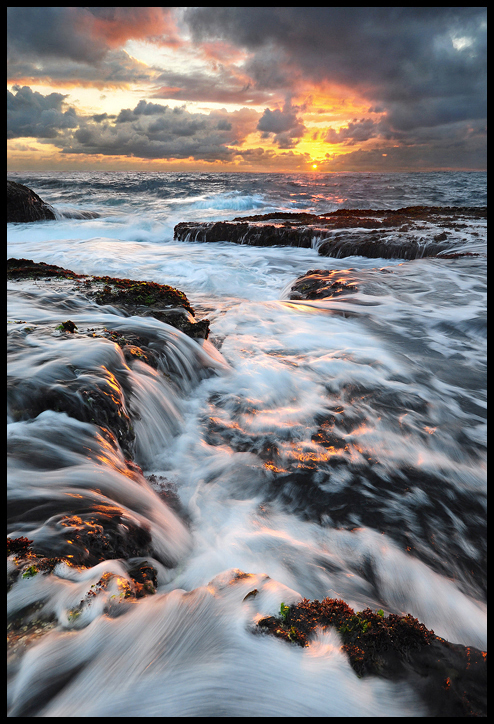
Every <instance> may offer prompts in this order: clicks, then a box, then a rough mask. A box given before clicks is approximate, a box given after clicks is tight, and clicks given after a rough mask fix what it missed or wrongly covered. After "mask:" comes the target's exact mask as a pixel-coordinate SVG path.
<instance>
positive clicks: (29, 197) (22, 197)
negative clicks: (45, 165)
mask: <svg viewBox="0 0 494 724" xmlns="http://www.w3.org/2000/svg"><path fill="white" fill-rule="evenodd" d="M55 218H56V217H55V212H54V211H53V209H52V208H51V206H49V205H48V204H46V203H45V202H44V201H43V200H42V199H40V197H39V196H38V194H35V193H34V191H32V190H31V189H30V188H28V187H27V186H23V185H22V184H18V183H16V182H15V181H10V180H9V179H7V223H8V222H10V221H19V222H27V221H41V220H43V219H55Z"/></svg>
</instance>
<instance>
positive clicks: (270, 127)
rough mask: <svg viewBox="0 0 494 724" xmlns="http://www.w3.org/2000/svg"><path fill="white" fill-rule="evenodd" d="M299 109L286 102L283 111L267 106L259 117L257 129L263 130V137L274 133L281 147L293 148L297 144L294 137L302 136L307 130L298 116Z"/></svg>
mask: <svg viewBox="0 0 494 724" xmlns="http://www.w3.org/2000/svg"><path fill="white" fill-rule="evenodd" d="M297 110H298V109H297V108H293V107H292V106H290V105H289V104H288V103H285V106H284V108H283V110H281V111H280V109H279V108H275V110H274V111H272V110H271V109H270V108H266V109H265V111H264V113H263V114H262V116H261V118H260V119H259V123H258V124H257V130H258V131H261V132H262V134H263V138H269V136H270V134H274V138H275V141H276V142H277V143H278V145H279V147H280V148H292V147H293V146H294V145H295V141H294V139H296V138H301V137H302V136H303V135H304V133H305V132H306V130H307V129H306V127H305V125H304V123H303V122H302V121H301V120H300V119H299V118H298V116H297Z"/></svg>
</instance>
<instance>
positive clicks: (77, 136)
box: [55, 100, 259, 162]
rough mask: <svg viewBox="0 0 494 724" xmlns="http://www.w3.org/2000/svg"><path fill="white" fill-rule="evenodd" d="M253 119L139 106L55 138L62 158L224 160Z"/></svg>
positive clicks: (253, 115)
mask: <svg viewBox="0 0 494 724" xmlns="http://www.w3.org/2000/svg"><path fill="white" fill-rule="evenodd" d="M258 118H259V114H258V113H257V112H256V111H254V110H251V109H247V108H245V109H242V110H239V111H233V112H228V111H226V110H224V109H223V110H219V111H211V112H210V113H209V114H205V113H191V112H189V111H188V110H187V109H186V108H185V107H175V108H170V107H169V106H165V105H161V104H158V103H150V102H148V101H145V100H141V101H139V103H138V104H137V105H136V106H135V108H133V109H130V108H125V109H122V111H120V113H119V114H118V116H117V117H116V118H115V120H114V122H113V121H112V119H110V118H108V119H103V118H100V117H98V118H96V119H94V121H93V120H92V119H87V120H86V121H85V122H84V123H81V124H80V127H79V128H78V129H77V130H76V131H75V132H74V133H73V134H69V133H68V134H66V135H65V136H64V137H63V138H60V139H56V140H55V145H57V146H59V147H60V148H61V151H62V153H64V154H68V153H76V154H81V153H83V154H102V155H110V156H133V157H138V158H144V159H185V158H193V159H195V160H201V161H209V162H215V161H229V160H232V159H233V158H234V157H235V155H236V153H237V148H236V147H237V146H239V145H241V144H242V143H243V142H244V140H245V138H246V136H247V135H248V134H249V133H251V132H253V131H254V130H255V127H256V124H257V121H258Z"/></svg>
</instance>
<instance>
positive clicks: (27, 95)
mask: <svg viewBox="0 0 494 724" xmlns="http://www.w3.org/2000/svg"><path fill="white" fill-rule="evenodd" d="M14 92H15V95H14V93H11V92H10V91H7V138H9V139H10V138H22V137H29V136H32V137H35V138H56V137H57V136H59V134H60V131H62V130H65V129H69V128H75V127H77V125H78V118H77V114H76V112H75V110H74V109H73V108H68V109H67V110H63V108H62V106H63V102H64V99H65V98H66V96H65V95H63V94H62V93H50V94H49V95H47V96H44V95H42V94H41V93H38V92H37V91H32V90H31V88H29V87H28V86H23V87H22V88H21V87H19V86H14Z"/></svg>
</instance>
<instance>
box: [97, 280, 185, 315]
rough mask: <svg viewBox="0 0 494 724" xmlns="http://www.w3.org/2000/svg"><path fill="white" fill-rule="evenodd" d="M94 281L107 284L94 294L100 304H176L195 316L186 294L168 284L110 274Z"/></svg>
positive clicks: (148, 305) (149, 305)
mask: <svg viewBox="0 0 494 724" xmlns="http://www.w3.org/2000/svg"><path fill="white" fill-rule="evenodd" d="M93 282H101V283H103V284H104V285H105V286H104V287H103V289H102V290H100V291H97V292H95V295H94V296H95V300H96V301H97V302H98V303H99V304H129V305H142V306H146V307H151V306H155V305H157V306H163V305H174V306H181V307H183V308H184V309H186V310H187V311H188V312H190V313H191V314H192V315H193V316H194V310H193V308H192V307H191V306H190V304H189V301H188V299H187V297H186V296H185V294H184V293H183V292H181V291H180V290H179V289H175V287H171V286H169V285H168V284H158V283H157V282H146V281H135V280H133V279H120V278H114V277H109V276H101V277H93Z"/></svg>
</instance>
